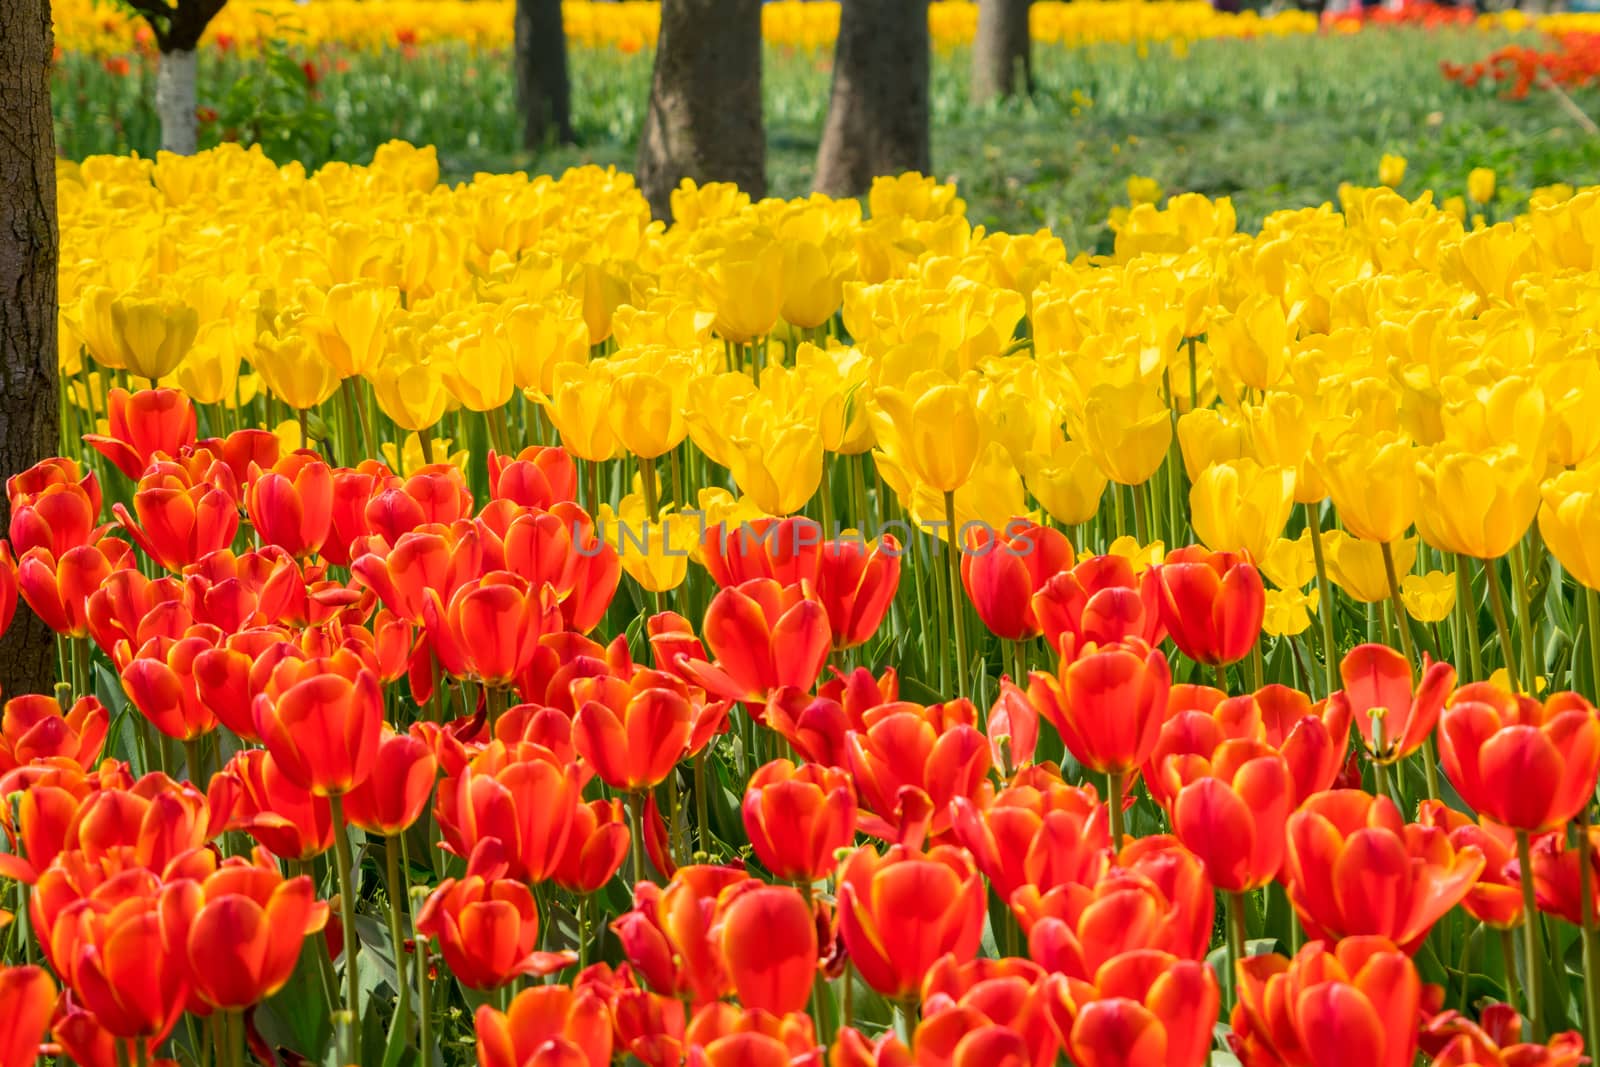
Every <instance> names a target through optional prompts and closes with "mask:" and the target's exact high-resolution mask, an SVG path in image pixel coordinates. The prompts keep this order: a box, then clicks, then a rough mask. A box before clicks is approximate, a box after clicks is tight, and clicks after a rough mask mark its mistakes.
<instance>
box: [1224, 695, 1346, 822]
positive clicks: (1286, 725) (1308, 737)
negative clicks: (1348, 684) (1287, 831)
mask: <svg viewBox="0 0 1600 1067" xmlns="http://www.w3.org/2000/svg"><path fill="white" fill-rule="evenodd" d="M1224 703H1225V704H1226V705H1228V706H1229V707H1226V708H1224V709H1223V710H1222V711H1221V712H1220V714H1222V715H1223V716H1248V717H1250V718H1252V719H1257V720H1259V722H1260V723H1261V727H1262V740H1264V741H1266V743H1267V744H1269V745H1271V746H1272V747H1273V748H1275V749H1277V750H1278V752H1279V753H1280V754H1281V755H1282V756H1283V758H1284V762H1286V763H1287V764H1288V765H1289V777H1290V778H1291V779H1292V781H1293V783H1294V790H1293V795H1292V797H1291V798H1290V804H1289V806H1290V807H1291V808H1295V807H1299V806H1300V804H1301V803H1303V802H1304V801H1305V799H1306V798H1307V797H1309V796H1311V795H1312V794H1313V793H1320V792H1322V791H1323V790H1324V789H1331V788H1332V787H1333V783H1334V779H1336V778H1337V777H1338V776H1339V770H1340V768H1341V767H1343V766H1344V761H1345V754H1346V753H1347V752H1348V750H1349V748H1350V705H1349V703H1348V702H1346V701H1343V700H1321V701H1318V702H1317V703H1316V704H1312V703H1311V698H1310V697H1308V696H1306V695H1305V694H1304V693H1302V692H1300V691H1299V690H1298V689H1291V688H1289V687H1288V686H1286V685H1269V686H1266V687H1265V688H1262V689H1260V690H1257V691H1256V693H1255V694H1254V695H1247V696H1238V697H1230V698H1228V700H1226V701H1225V702H1224ZM1245 704H1248V707H1245V706H1244V705H1245Z"/></svg>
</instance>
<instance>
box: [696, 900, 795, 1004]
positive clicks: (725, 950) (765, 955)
mask: <svg viewBox="0 0 1600 1067" xmlns="http://www.w3.org/2000/svg"><path fill="white" fill-rule="evenodd" d="M719 911H720V912H721V914H720V916H719V918H718V926H719V928H720V931H721V942H722V961H723V966H724V967H725V968H727V972H728V977H729V978H730V979H731V980H732V982H733V989H734V992H735V993H736V994H738V997H739V1002H740V1003H741V1004H743V1005H744V1006H745V1007H746V1008H749V1009H753V1010H757V1011H766V1012H771V1013H773V1014H774V1015H787V1014H788V1013H790V1012H796V1011H803V1010H804V1009H805V1007H806V1003H807V1001H808V1000H809V999H810V997H811V984H812V980H813V979H814V978H815V977H816V974H817V924H816V921H815V919H814V917H813V915H812V913H811V906H810V905H809V904H807V903H806V900H805V898H804V897H802V896H801V895H800V891H799V890H797V889H793V888H790V887H789V886H752V887H751V888H749V889H747V890H745V891H744V892H740V893H737V894H734V895H733V896H732V900H731V902H728V903H726V904H725V905H723V906H721V907H720V908H719Z"/></svg>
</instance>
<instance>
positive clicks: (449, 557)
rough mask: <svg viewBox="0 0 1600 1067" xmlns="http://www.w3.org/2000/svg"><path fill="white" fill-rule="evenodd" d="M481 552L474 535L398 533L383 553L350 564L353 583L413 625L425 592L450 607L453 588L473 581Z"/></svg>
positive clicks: (418, 618) (471, 532)
mask: <svg viewBox="0 0 1600 1067" xmlns="http://www.w3.org/2000/svg"><path fill="white" fill-rule="evenodd" d="M482 568H483V547H482V543H481V542H480V540H479V537H478V534H477V532H476V530H474V529H473V528H472V527H470V526H469V527H466V528H464V529H463V530H462V531H461V532H460V534H459V535H457V534H456V533H455V532H447V533H441V532H433V531H426V530H418V531H414V532H412V533H408V534H403V535H402V536H401V537H400V540H398V541H396V542H395V545H394V547H393V548H392V549H390V550H389V551H388V553H387V554H383V555H380V554H377V553H365V554H363V555H360V556H358V557H357V558H356V559H355V560H353V561H352V562H351V564H350V573H351V575H352V577H354V578H355V579H356V580H357V581H359V582H361V583H362V584H363V585H365V586H367V587H368V588H370V589H371V590H372V591H373V592H375V593H377V594H378V599H379V600H381V601H383V606H384V607H386V608H388V609H389V610H390V611H392V612H394V613H395V614H396V615H397V616H399V617H400V618H402V619H405V620H407V621H408V622H411V623H413V624H417V625H420V624H421V623H422V609H423V605H424V604H425V603H427V600H428V594H429V592H433V593H435V594H437V595H438V597H439V599H440V600H442V601H444V602H445V603H449V602H450V599H451V597H452V596H454V595H455V592H456V590H457V589H459V588H461V587H462V586H463V585H465V584H466V583H467V582H469V581H471V580H473V579H474V578H477V577H478V576H479V574H480V572H481V571H482Z"/></svg>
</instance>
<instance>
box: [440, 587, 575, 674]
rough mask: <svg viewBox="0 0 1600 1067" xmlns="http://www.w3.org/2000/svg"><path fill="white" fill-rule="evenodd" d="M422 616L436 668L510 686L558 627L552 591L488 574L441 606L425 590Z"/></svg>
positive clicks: (460, 589)
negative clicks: (543, 639) (540, 644)
mask: <svg viewBox="0 0 1600 1067" xmlns="http://www.w3.org/2000/svg"><path fill="white" fill-rule="evenodd" d="M427 597H428V599H427V600H426V601H425V602H424V604H423V610H422V617H423V622H424V624H425V625H426V627H427V632H428V640H429V642H430V643H431V645H432V646H433V650H434V654H435V655H437V656H438V657H439V664H440V666H442V667H443V668H444V669H445V671H446V672H448V673H449V674H452V675H455V676H456V677H458V678H464V677H473V678H477V679H479V680H480V681H482V682H483V683H484V684H485V685H488V686H492V687H495V688H503V687H505V686H509V685H511V684H512V683H513V682H514V681H516V680H517V678H518V677H519V676H520V675H521V674H522V673H523V672H524V671H525V670H527V669H528V665H529V664H530V663H532V662H533V656H534V653H535V651H536V650H537V649H538V647H539V641H540V639H541V638H543V637H544V635H546V634H550V633H555V632H556V631H558V630H560V629H561V628H562V619H561V610H560V607H559V605H558V604H557V603H556V596H555V590H554V589H552V588H551V587H550V586H549V585H545V586H544V587H543V588H541V589H531V588H530V587H529V586H528V583H527V582H526V581H525V580H524V579H523V578H521V577H520V576H518V575H515V574H512V573H511V572H510V571H491V572H490V573H488V574H486V575H484V576H483V577H482V578H480V579H477V580H476V581H472V582H468V583H466V584H465V585H462V586H461V587H460V588H459V589H457V590H456V591H455V593H453V594H452V595H451V597H450V604H449V606H448V607H446V606H445V604H444V602H443V601H442V600H441V599H440V598H439V595H438V593H436V592H434V591H433V590H431V589H430V590H428V591H427Z"/></svg>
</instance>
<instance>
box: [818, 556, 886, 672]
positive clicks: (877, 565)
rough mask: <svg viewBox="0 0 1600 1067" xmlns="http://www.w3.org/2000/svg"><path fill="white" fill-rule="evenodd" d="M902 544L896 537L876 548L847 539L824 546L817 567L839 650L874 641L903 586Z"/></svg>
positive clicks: (819, 589)
mask: <svg viewBox="0 0 1600 1067" xmlns="http://www.w3.org/2000/svg"><path fill="white" fill-rule="evenodd" d="M901 555H902V550H901V548H900V542H899V541H896V540H895V539H894V537H893V536H892V535H890V534H884V535H882V536H881V537H879V538H878V540H877V542H876V543H874V544H873V546H872V547H871V549H868V548H867V546H866V545H864V544H863V543H862V542H861V541H860V540H859V539H854V540H852V539H850V538H843V539H840V540H837V541H828V542H826V543H825V544H823V546H822V556H821V559H820V561H819V564H818V569H817V589H816V593H817V599H818V600H820V601H822V606H823V608H824V609H825V610H826V611H827V613H828V629H829V631H830V633H831V634H832V641H833V647H834V648H835V649H841V650H842V649H846V648H855V647H856V646H857V645H862V644H865V643H866V642H867V641H869V640H871V639H872V635H873V634H875V633H877V632H878V627H879V626H882V625H883V618H884V616H885V615H887V614H888V613H889V605H890V604H891V603H892V602H893V601H894V594H895V591H896V590H897V589H899V588H900V556H901Z"/></svg>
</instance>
